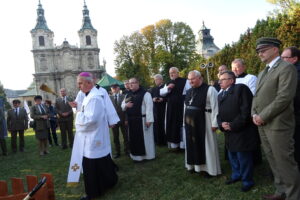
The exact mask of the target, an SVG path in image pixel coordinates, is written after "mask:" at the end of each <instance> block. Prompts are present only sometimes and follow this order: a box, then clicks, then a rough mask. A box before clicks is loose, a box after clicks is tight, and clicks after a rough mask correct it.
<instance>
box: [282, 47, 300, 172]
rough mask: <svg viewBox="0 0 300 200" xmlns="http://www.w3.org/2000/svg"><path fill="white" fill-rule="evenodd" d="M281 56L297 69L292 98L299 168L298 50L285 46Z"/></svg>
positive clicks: (299, 90) (299, 81)
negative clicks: (293, 96)
mask: <svg viewBox="0 0 300 200" xmlns="http://www.w3.org/2000/svg"><path fill="white" fill-rule="evenodd" d="M281 58H282V59H283V60H285V61H286V62H289V63H292V64H293V65H295V67H296V70H297V77H298V79H297V91H296V96H295V98H294V113H295V122H296V127H295V134H294V139H295V160H296V162H297V163H298V169H300V50H299V49H298V48H297V47H288V48H285V49H284V50H283V52H282V54H281Z"/></svg>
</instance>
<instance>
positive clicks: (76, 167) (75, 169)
mask: <svg viewBox="0 0 300 200" xmlns="http://www.w3.org/2000/svg"><path fill="white" fill-rule="evenodd" d="M79 168H80V167H79V166H78V164H77V163H75V165H73V166H72V167H71V169H72V170H73V171H74V172H76V171H77V170H78V169H79Z"/></svg>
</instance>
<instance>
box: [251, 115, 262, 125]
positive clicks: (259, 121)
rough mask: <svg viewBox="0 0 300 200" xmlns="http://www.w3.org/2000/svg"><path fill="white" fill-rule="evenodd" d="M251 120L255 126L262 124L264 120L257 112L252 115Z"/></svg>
mask: <svg viewBox="0 0 300 200" xmlns="http://www.w3.org/2000/svg"><path fill="white" fill-rule="evenodd" d="M252 120H253V123H254V124H255V125H256V126H262V125H264V124H265V122H264V120H263V119H262V118H261V117H260V116H259V115H257V114H255V115H253V116H252Z"/></svg>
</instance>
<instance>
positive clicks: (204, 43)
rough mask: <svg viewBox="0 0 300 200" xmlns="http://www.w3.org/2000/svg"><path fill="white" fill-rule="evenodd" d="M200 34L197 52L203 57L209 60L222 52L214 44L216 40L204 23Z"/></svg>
mask: <svg viewBox="0 0 300 200" xmlns="http://www.w3.org/2000/svg"><path fill="white" fill-rule="evenodd" d="M198 34H199V38H198V40H197V44H196V50H197V52H198V53H199V54H200V55H201V56H202V57H204V58H206V59H208V58H210V57H212V56H213V55H215V54H216V53H217V52H219V51H220V49H219V47H217V46H216V45H215V43H214V38H213V37H212V36H211V35H210V29H208V28H206V26H205V25H204V22H203V25H202V28H201V29H200V30H199V32H198Z"/></svg>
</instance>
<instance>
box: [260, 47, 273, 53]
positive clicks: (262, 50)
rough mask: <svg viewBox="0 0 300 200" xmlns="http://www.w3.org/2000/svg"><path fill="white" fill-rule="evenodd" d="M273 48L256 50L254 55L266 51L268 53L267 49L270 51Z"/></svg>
mask: <svg viewBox="0 0 300 200" xmlns="http://www.w3.org/2000/svg"><path fill="white" fill-rule="evenodd" d="M272 48H273V47H268V48H264V49H258V50H256V53H257V54H260V53H265V52H266V51H268V50H269V49H272Z"/></svg>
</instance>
